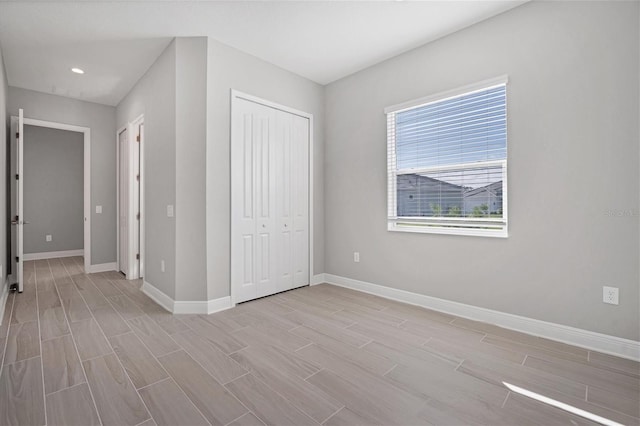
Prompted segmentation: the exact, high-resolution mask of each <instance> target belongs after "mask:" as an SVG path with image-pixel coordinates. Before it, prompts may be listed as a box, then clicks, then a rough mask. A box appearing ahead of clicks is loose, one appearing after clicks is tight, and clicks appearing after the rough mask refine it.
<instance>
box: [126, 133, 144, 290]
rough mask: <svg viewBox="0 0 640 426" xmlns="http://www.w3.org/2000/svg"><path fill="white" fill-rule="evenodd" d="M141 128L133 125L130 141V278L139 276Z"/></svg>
mask: <svg viewBox="0 0 640 426" xmlns="http://www.w3.org/2000/svg"><path fill="white" fill-rule="evenodd" d="M142 128H143V125H142V124H137V125H135V126H134V131H135V134H136V141H135V142H132V143H131V159H132V164H131V166H132V167H131V169H132V178H131V180H130V182H131V189H132V191H131V194H130V198H129V201H130V202H131V214H132V215H130V217H131V229H130V230H129V232H130V235H129V239H130V244H129V249H130V253H131V255H130V256H129V262H130V268H129V270H130V273H129V275H130V278H132V279H138V278H139V277H140V219H141V216H142V212H141V209H140V181H141V179H142V177H141V174H140V145H141V141H142V137H143V132H142Z"/></svg>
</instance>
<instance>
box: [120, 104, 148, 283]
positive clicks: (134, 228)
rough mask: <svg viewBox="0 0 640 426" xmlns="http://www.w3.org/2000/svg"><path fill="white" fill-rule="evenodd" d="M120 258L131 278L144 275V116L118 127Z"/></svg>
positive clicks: (123, 272) (124, 272) (126, 274)
mask: <svg viewBox="0 0 640 426" xmlns="http://www.w3.org/2000/svg"><path fill="white" fill-rule="evenodd" d="M116 142H117V145H116V152H117V161H116V164H117V171H116V176H117V211H118V219H117V220H118V232H117V251H118V253H117V259H118V271H120V272H121V273H122V274H124V275H125V277H126V278H127V279H131V280H133V279H139V278H142V277H143V276H144V211H143V210H144V185H143V176H144V173H143V164H144V161H143V158H144V156H143V152H144V116H140V117H138V118H137V119H136V120H134V121H133V122H131V123H129V124H128V125H126V126H124V127H122V128H121V129H118V132H117V135H116Z"/></svg>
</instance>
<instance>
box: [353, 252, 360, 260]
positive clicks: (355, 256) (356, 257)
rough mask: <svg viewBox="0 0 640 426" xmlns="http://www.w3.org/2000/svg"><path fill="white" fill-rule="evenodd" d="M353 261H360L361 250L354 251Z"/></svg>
mask: <svg viewBox="0 0 640 426" xmlns="http://www.w3.org/2000/svg"><path fill="white" fill-rule="evenodd" d="M353 261H354V262H356V263H358V262H360V252H359V251H354V252H353Z"/></svg>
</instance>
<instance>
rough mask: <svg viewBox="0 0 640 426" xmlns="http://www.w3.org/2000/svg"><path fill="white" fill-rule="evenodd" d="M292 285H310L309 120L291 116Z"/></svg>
mask: <svg viewBox="0 0 640 426" xmlns="http://www.w3.org/2000/svg"><path fill="white" fill-rule="evenodd" d="M291 118H292V126H291V181H292V184H293V185H292V194H291V204H292V219H293V223H292V227H293V230H294V231H293V239H294V242H293V286H294V287H300V286H303V285H307V284H309V120H308V119H307V118H303V117H300V116H297V115H292V116H291Z"/></svg>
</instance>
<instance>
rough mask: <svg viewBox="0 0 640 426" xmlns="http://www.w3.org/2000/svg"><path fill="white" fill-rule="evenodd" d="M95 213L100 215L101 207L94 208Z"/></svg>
mask: <svg viewBox="0 0 640 426" xmlns="http://www.w3.org/2000/svg"><path fill="white" fill-rule="evenodd" d="M96 213H97V214H101V213H102V206H96Z"/></svg>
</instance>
